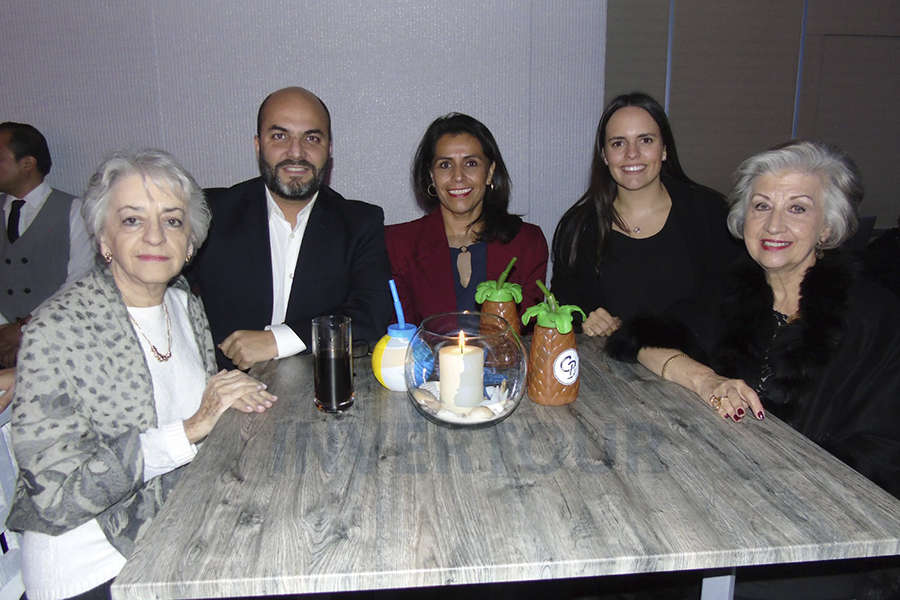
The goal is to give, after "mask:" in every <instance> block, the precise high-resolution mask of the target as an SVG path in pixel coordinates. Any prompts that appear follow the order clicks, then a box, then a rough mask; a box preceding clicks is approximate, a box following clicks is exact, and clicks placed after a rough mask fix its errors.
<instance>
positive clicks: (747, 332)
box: [607, 141, 900, 497]
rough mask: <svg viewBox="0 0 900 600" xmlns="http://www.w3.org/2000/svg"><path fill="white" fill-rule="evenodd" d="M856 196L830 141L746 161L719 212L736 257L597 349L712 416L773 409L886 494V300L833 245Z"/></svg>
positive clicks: (889, 419) (849, 230)
mask: <svg viewBox="0 0 900 600" xmlns="http://www.w3.org/2000/svg"><path fill="white" fill-rule="evenodd" d="M861 199H862V185H861V182H860V179H859V176H858V173H857V170H856V168H855V166H854V165H853V163H852V161H851V160H850V159H849V158H848V157H847V156H846V155H845V154H843V153H842V152H841V151H839V150H837V149H835V148H833V147H830V146H827V145H824V144H821V143H815V142H807V141H793V142H789V143H787V144H784V145H782V146H779V147H776V148H773V149H772V150H768V151H766V152H762V153H759V154H757V155H755V156H752V157H750V158H749V159H747V160H746V161H744V162H743V163H742V164H741V166H740V167H739V168H738V170H737V173H736V185H735V188H734V190H733V191H732V193H731V195H730V198H729V201H730V203H731V209H730V212H729V216H728V226H729V229H730V231H731V233H732V234H733V235H734V236H735V237H738V238H743V240H744V244H745V246H746V248H747V255H746V256H745V257H744V258H743V259H742V260H741V261H739V263H737V264H735V265H734V266H733V269H732V271H731V273H730V274H729V276H728V278H727V279H726V280H725V281H723V282H722V283H721V285H715V286H712V287H710V288H709V289H707V290H705V297H704V298H703V299H700V300H696V301H693V302H690V303H684V304H682V305H681V306H679V307H678V308H677V309H675V310H673V311H672V313H671V314H670V315H669V317H670V318H666V319H657V318H650V317H647V318H636V319H633V320H632V321H630V322H629V323H627V324H626V326H625V327H624V328H623V329H622V330H621V331H619V332H617V333H616V334H614V335H613V336H612V337H611V338H610V340H609V343H608V345H607V350H608V352H609V353H610V354H611V355H612V356H613V357H615V358H618V359H621V360H634V359H635V358H637V360H639V361H640V362H641V363H642V364H644V365H645V366H646V367H647V368H649V369H650V370H652V371H654V372H655V373H658V374H659V375H661V376H662V377H663V378H664V379H668V380H671V381H675V382H677V383H679V384H680V385H682V386H684V387H686V388H688V389H690V390H693V391H694V392H695V393H696V394H697V395H698V396H699V397H700V399H701V400H702V401H703V402H705V403H706V404H707V405H709V406H710V407H712V408H713V409H714V410H716V411H717V412H718V413H719V415H721V416H722V417H723V418H725V419H729V420H732V421H741V420H742V419H743V418H744V417H745V416H746V417H747V418H756V419H760V420H762V419H763V418H764V417H765V411H766V410H768V411H770V412H772V413H774V414H775V415H777V416H778V417H779V418H781V419H783V420H784V421H786V422H787V423H789V424H790V425H791V426H793V427H794V428H795V429H797V430H798V431H800V432H801V433H803V434H804V435H806V436H807V437H809V438H810V439H812V440H813V441H814V442H816V443H818V444H819V445H821V446H822V447H823V448H825V449H826V450H828V451H830V452H831V453H832V454H834V455H835V456H837V457H838V458H840V459H841V460H843V461H844V462H846V463H847V464H849V465H850V466H851V467H853V468H855V469H856V470H858V471H859V472H861V473H862V474H864V475H866V476H867V477H869V478H870V479H872V480H873V481H875V482H876V483H878V484H879V485H881V486H882V487H884V488H885V489H887V490H888V491H889V492H891V493H892V494H894V495H895V496H898V497H900V423H898V414H900V412H898V410H897V399H898V398H900V304H898V302H897V299H896V298H895V297H893V295H891V294H890V293H888V292H887V291H886V290H884V289H883V288H880V287H879V286H877V285H875V284H873V283H870V282H868V281H865V280H864V279H862V278H861V277H860V276H859V275H858V274H857V271H856V269H855V267H854V266H853V265H852V263H851V261H849V260H848V259H847V258H846V257H844V256H843V253H842V252H841V251H839V250H838V247H839V246H840V245H841V244H842V243H843V242H844V241H845V240H847V238H848V237H849V236H851V235H852V234H853V232H854V231H855V229H856V221H857V218H856V204H858V202H859V201H860V200H861ZM763 405H765V409H764V408H763Z"/></svg>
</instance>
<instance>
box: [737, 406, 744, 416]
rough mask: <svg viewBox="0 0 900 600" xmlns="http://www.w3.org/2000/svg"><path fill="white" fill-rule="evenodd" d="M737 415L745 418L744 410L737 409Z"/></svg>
mask: <svg viewBox="0 0 900 600" xmlns="http://www.w3.org/2000/svg"><path fill="white" fill-rule="evenodd" d="M737 414H738V416H739V417H743V416H744V409H743V408H739V409H737Z"/></svg>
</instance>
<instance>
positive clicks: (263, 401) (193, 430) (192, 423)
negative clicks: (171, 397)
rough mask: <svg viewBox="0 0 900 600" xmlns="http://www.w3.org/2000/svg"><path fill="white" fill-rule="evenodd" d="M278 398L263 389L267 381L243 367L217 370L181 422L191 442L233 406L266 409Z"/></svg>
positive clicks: (205, 433)
mask: <svg viewBox="0 0 900 600" xmlns="http://www.w3.org/2000/svg"><path fill="white" fill-rule="evenodd" d="M276 400H278V398H277V397H275V396H273V395H272V394H270V393H269V392H267V391H266V385H265V384H264V383H262V382H260V381H258V380H256V379H254V378H253V377H250V376H249V375H247V374H246V373H244V372H242V371H237V370H233V371H225V370H222V371H219V372H218V373H216V374H215V375H213V376H212V377H210V378H209V381H207V382H206V390H204V392H203V398H202V399H201V401H200V408H198V409H197V412H196V413H194V414H193V416H191V417H189V418H188V419H186V420H185V422H184V431H185V433H186V434H187V437H188V440H190V442H191V443H192V444H194V443H197V442H198V441H200V440H202V439H203V438H205V437H206V436H207V435H209V432H210V431H212V429H213V427H214V426H215V424H216V423H217V422H218V421H219V417H221V416H222V414H223V413H224V412H225V411H226V410H228V409H229V408H234V409H236V410H239V411H241V412H246V413H251V412H260V413H261V412H265V410H266V409H268V408H271V407H272V403H273V402H275V401H276Z"/></svg>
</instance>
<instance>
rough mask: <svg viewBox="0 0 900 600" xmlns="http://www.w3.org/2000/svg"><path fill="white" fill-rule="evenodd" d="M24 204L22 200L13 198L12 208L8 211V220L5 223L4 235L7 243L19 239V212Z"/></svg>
mask: <svg viewBox="0 0 900 600" xmlns="http://www.w3.org/2000/svg"><path fill="white" fill-rule="evenodd" d="M24 205H25V201H24V200H18V199H17V200H13V201H12V210H10V211H9V222H7V224H6V237H7V238H9V243H10V244H11V243H13V242H14V241H16V240H17V239H19V213H21V212H22V206H24Z"/></svg>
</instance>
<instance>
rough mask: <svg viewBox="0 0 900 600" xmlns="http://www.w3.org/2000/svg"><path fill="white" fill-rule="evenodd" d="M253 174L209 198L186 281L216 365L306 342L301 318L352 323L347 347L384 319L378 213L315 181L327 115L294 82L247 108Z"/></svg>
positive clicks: (327, 153) (327, 151)
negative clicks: (252, 125)
mask: <svg viewBox="0 0 900 600" xmlns="http://www.w3.org/2000/svg"><path fill="white" fill-rule="evenodd" d="M253 143H254V146H255V148H256V155H257V159H258V162H259V171H260V177H257V178H254V179H251V180H249V181H245V182H243V183H239V184H237V185H235V186H233V187H231V188H228V189H225V190H219V191H218V192H216V193H211V194H210V197H209V198H208V200H209V207H210V210H211V211H212V216H213V218H212V226H211V228H210V232H209V237H208V238H207V241H206V244H205V245H204V247H203V248H202V249H201V250H200V252H199V253H198V255H197V257H196V259H195V261H194V263H193V264H192V265H191V267H190V268H189V270H188V273H187V275H188V278H189V279H190V280H191V282H192V284H193V286H194V289H195V290H196V291H197V292H199V293H200V295H201V296H202V298H203V302H204V304H205V306H206V312H207V315H208V317H209V323H210V328H211V329H212V335H213V341H214V343H215V344H216V347H217V357H218V360H219V365H220V366H221V367H222V368H229V367H231V365H232V364H233V365H236V366H237V367H238V368H241V369H246V368H249V367H251V366H252V365H254V364H255V363H258V362H262V361H266V360H269V359H272V358H284V357H286V356H291V355H294V354H297V353H299V352H303V351H304V350H306V349H307V348H309V346H310V329H311V325H310V320H311V319H312V318H313V317H316V316H320V315H326V314H338V315H346V316H349V317H350V318H351V320H352V326H353V339H354V343H356V342H357V341H359V340H363V341H368V342H372V341H375V340H377V339H378V338H379V337H381V336H382V335H383V334H384V332H385V330H386V327H387V324H388V321H389V318H390V314H391V301H390V295H389V292H388V285H387V282H388V279H390V272H391V270H390V263H389V262H388V257H387V251H386V249H385V244H384V211H382V209H381V208H380V207H378V206H374V205H372V204H367V203H365V202H359V201H356V200H346V199H345V198H344V197H343V196H341V195H340V194H338V193H337V192H335V191H334V190H332V189H331V188H330V187H328V186H327V185H325V184H324V183H323V180H324V179H325V177H326V174H327V173H328V171H329V167H330V165H331V148H332V144H331V116H330V115H329V113H328V109H327V108H326V106H325V104H324V103H323V102H322V101H321V100H320V99H319V98H318V97H317V96H315V95H314V94H312V93H311V92H309V91H308V90H305V89H303V88H297V87H291V88H285V89H281V90H278V91H276V92H273V93H272V94H270V95H269V96H268V97H266V99H265V100H264V101H263V102H262V104H261V105H260V107H259V113H258V115H257V134H256V137H255V138H254V142H253Z"/></svg>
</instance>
